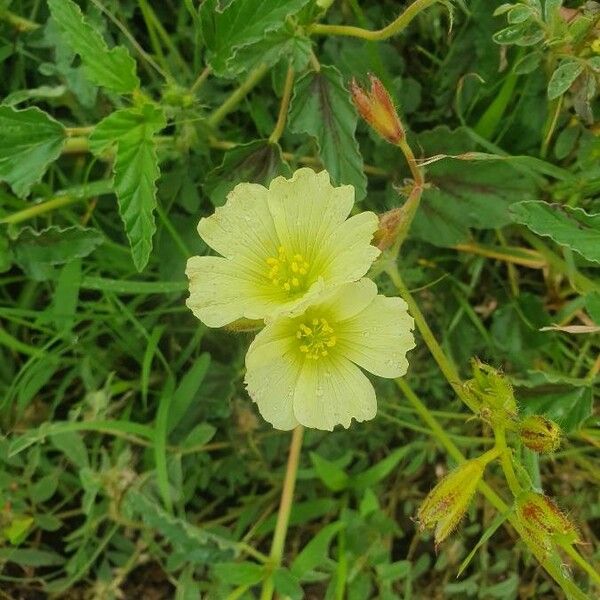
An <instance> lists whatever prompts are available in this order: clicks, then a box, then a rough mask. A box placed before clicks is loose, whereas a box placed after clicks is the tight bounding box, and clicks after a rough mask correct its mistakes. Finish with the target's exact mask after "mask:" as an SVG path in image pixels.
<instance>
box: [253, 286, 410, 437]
mask: <svg viewBox="0 0 600 600" xmlns="http://www.w3.org/2000/svg"><path fill="white" fill-rule="evenodd" d="M412 328H413V319H412V317H410V315H409V314H408V312H407V306H406V303H405V302H404V300H402V299H401V298H387V297H385V296H381V295H378V294H377V286H376V285H375V284H374V283H373V282H372V281H371V280H370V279H361V280H360V281H357V282H354V283H347V284H344V285H342V286H339V287H338V288H337V289H335V290H333V291H331V292H329V293H328V294H325V295H324V296H323V297H322V298H321V299H319V300H318V301H317V302H316V303H314V304H311V305H310V306H309V307H308V308H307V309H306V311H305V312H304V313H303V314H301V315H296V316H293V317H282V318H280V319H278V320H276V321H274V322H271V323H268V324H267V325H266V327H265V328H264V329H263V330H262V331H261V332H260V333H259V334H258V335H257V336H256V338H255V339H254V341H253V342H252V344H251V345H250V348H249V350H248V354H247V355H246V369H247V372H246V387H247V389H248V393H249V394H250V396H251V398H252V399H253V400H254V402H256V403H257V405H258V409H259V411H260V413H261V414H262V416H263V417H264V418H265V419H266V420H267V421H269V423H271V424H272V425H273V426H274V427H276V428H277V429H293V428H294V427H296V425H298V424H302V425H305V426H306V427H313V428H316V429H327V430H332V429H333V428H334V427H335V426H336V425H338V424H341V425H343V426H344V427H348V426H349V425H350V422H351V420H352V419H353V418H354V419H356V420H357V421H366V420H368V419H372V418H373V417H374V416H375V414H376V412H377V402H376V399H375V390H374V389H373V386H372V384H371V382H370V381H369V380H368V379H367V377H366V376H365V374H364V373H363V372H362V371H361V369H360V368H359V367H362V368H363V369H365V370H366V371H369V372H371V373H373V374H375V375H378V376H379V377H388V378H392V377H400V376H402V375H404V374H405V373H406V370H407V368H408V362H407V360H406V353H407V352H408V350H410V349H411V348H413V347H414V345H415V342H414V338H413V335H412V332H411V331H412ZM357 365H358V366H357Z"/></svg>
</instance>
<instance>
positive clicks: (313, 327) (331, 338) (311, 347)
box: [296, 319, 336, 360]
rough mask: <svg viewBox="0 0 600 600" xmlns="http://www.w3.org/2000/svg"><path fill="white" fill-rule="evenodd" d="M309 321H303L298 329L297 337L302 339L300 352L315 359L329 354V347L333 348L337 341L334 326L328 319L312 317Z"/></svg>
mask: <svg viewBox="0 0 600 600" xmlns="http://www.w3.org/2000/svg"><path fill="white" fill-rule="evenodd" d="M307 323H308V324H307ZM307 323H301V324H300V326H299V327H298V331H296V337H297V338H298V339H299V340H300V352H302V353H303V354H305V355H306V358H311V359H313V360H317V359H319V358H321V357H322V356H327V355H328V354H329V351H328V348H333V346H335V343H336V338H335V335H333V333H334V331H333V328H332V327H331V326H330V325H329V323H328V322H327V320H326V319H312V320H311V321H307Z"/></svg>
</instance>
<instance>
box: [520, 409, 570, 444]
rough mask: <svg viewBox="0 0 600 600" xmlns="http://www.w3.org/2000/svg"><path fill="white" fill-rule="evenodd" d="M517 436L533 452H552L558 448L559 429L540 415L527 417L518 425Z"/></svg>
mask: <svg viewBox="0 0 600 600" xmlns="http://www.w3.org/2000/svg"><path fill="white" fill-rule="evenodd" d="M519 435H520V437H521V441H522V442H523V444H524V445H525V446H527V448H529V449H530V450H533V451H534V452H539V453H542V454H543V453H546V452H554V451H555V450H557V449H558V447H559V446H560V427H559V426H558V425H557V424H556V423H555V422H554V421H551V420H550V419H546V417H542V416H541V415H529V416H528V417H525V418H524V419H523V420H522V421H521V422H520V423H519Z"/></svg>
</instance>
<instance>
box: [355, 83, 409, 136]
mask: <svg viewBox="0 0 600 600" xmlns="http://www.w3.org/2000/svg"><path fill="white" fill-rule="evenodd" d="M369 79H370V81H371V90H370V91H368V92H367V91H365V90H364V89H362V88H361V87H360V86H359V85H358V83H357V82H356V80H355V79H352V82H351V83H350V92H351V93H352V100H353V101H354V105H355V106H356V108H357V110H358V112H359V113H360V116H361V117H362V118H363V119H364V120H365V121H366V122H367V123H368V124H369V125H370V126H371V127H372V128H373V129H374V130H375V131H376V132H377V133H378V134H379V135H380V136H381V137H382V138H383V139H384V140H387V141H388V142H390V143H391V144H397V143H398V142H399V141H400V140H402V139H403V138H404V128H403V127H402V123H400V118H399V117H398V113H397V112H396V109H395V108H394V103H393V102H392V99H391V97H390V95H389V94H388V92H387V90H386V89H385V87H383V84H382V83H381V81H380V80H379V79H377V77H375V75H369Z"/></svg>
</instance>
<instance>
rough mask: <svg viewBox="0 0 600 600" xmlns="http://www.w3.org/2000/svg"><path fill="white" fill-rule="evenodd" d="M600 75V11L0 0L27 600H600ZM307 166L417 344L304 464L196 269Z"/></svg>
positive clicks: (4, 547) (10, 374)
mask: <svg viewBox="0 0 600 600" xmlns="http://www.w3.org/2000/svg"><path fill="white" fill-rule="evenodd" d="M404 11H406V12H404ZM368 74H373V75H375V76H376V78H378V79H377V80H375V79H371V80H369V77H368ZM599 75H600V4H598V3H597V2H578V1H565V2H564V3H563V2H561V0H514V2H513V4H501V2H499V1H494V0H455V1H454V2H451V1H450V0H416V1H415V2H414V3H413V4H410V3H406V4H405V3H404V2H396V1H393V0H384V1H375V0H365V1H364V2H359V1H358V0H264V1H260V0H204V1H203V2H198V1H197V0H184V1H182V2H179V1H176V0H164V1H162V2H152V1H150V0H78V1H77V2H74V1H73V0H47V1H46V0H41V1H40V0H0V77H1V79H0V81H1V83H0V99H1V103H0V284H1V285H0V598H7V599H13V600H16V599H27V600H33V599H38V598H40V599H41V598H59V597H60V598H69V599H75V598H89V599H92V598H93V599H97V600H104V599H112V598H115V599H118V598H144V599H163V598H165V599H166V598H175V599H177V600H192V599H197V598H211V599H212V598H215V599H222V598H231V599H234V598H242V599H248V598H258V597H261V598H263V599H268V598H270V597H271V596H272V594H273V590H274V592H275V594H278V595H279V597H281V598H286V597H289V598H293V599H297V598H303V597H305V598H315V599H317V598H319V599H320V598H327V599H334V598H335V599H342V598H348V599H349V600H366V599H368V598H381V599H391V598H416V599H420V598H461V599H462V598H481V599H492V598H499V599H502V600H509V599H511V598H536V599H544V598H548V599H554V598H579V599H582V598H594V597H597V594H598V592H599V591H600V575H599V574H598V570H597V565H598V559H599V558H600V540H599V528H598V524H599V522H600V502H599V499H598V491H597V490H598V487H597V486H598V482H599V479H600V469H599V466H598V461H597V457H598V449H599V447H600V429H599V422H598V419H597V416H594V410H593V402H594V395H597V393H598V392H597V390H598V386H597V385H596V388H594V384H597V382H598V378H599V375H598V373H599V371H600V356H599V350H600V339H599V337H598V332H599V331H600V279H599V278H598V266H599V265H598V263H600V200H599V198H600V196H599V193H600V162H599V160H598V158H599V157H600V137H599V136H598V134H599V133H600V130H599V129H598V126H597V123H596V119H597V118H598V115H599V114H600V107H599V106H598V101H597V85H598V77H599ZM353 79H355V80H356V83H355V84H354V85H352V80H353ZM372 84H374V85H375V88H374V89H377V90H379V92H380V93H379V96H378V97H376V98H374V97H373V96H371V97H369V96H368V92H369V90H370V86H371V85H372ZM378 86H381V87H378ZM351 88H352V89H353V91H354V101H353V98H352V94H351V93H350V89H351ZM383 88H385V89H387V91H388V92H389V94H390V95H391V97H392V99H393V102H394V104H395V106H396V107H397V109H398V114H399V118H400V120H401V122H402V125H401V127H402V128H403V129H404V130H405V131H406V137H404V135H403V134H402V135H401V136H398V139H395V138H393V139H390V138H389V136H388V139H387V140H386V139H383V138H382V137H381V136H380V135H379V133H381V122H375V121H377V120H376V119H375V120H373V118H372V119H371V123H370V125H375V126H376V127H375V128H372V127H370V126H369V123H366V122H365V121H364V120H361V118H360V117H359V113H358V111H357V110H356V107H355V104H356V105H357V106H358V108H359V109H361V111H360V112H361V113H362V114H363V116H365V117H366V119H367V120H369V112H368V108H369V106H366V105H365V104H364V102H367V104H368V102H369V101H377V98H379V101H380V102H381V101H383V102H384V104H385V96H384V95H382V94H383V92H382V90H383ZM361 89H363V90H365V91H364V92H362V93H363V94H364V97H363V96H361V95H360V94H361V92H360V90H361ZM361 98H362V101H363V104H362V105H361ZM369 98H370V99H369ZM382 98H383V99H384V100H382ZM365 106H366V109H365ZM386 106H387V105H385V106H384V107H383V109H381V107H380V109H381V110H383V111H384V112H383V113H378V114H379V117H381V115H382V114H383V117H382V118H383V121H384V124H385V123H387V124H389V123H390V122H394V123H395V121H394V119H395V118H396V117H395V116H394V115H393V114H392V113H390V112H389V110H388V113H385V109H386ZM371 108H373V107H372V106H371ZM387 109H389V106H387ZM371 117H372V115H371ZM386 119H387V121H386ZM390 120H391V121H390ZM377 125H379V133H378V127H377ZM390 142H392V143H390ZM306 166H308V167H312V168H314V169H315V170H321V169H323V168H325V169H326V170H327V171H328V172H329V174H330V177H331V180H332V182H333V184H334V185H341V184H350V185H352V186H354V189H355V199H356V203H355V209H354V212H360V211H373V212H375V213H377V214H378V215H381V216H382V217H381V224H382V225H381V229H380V231H379V232H378V234H377V236H376V238H375V242H374V243H378V244H379V245H380V247H382V248H384V252H383V254H382V256H381V258H380V259H378V260H377V261H376V262H375V263H374V265H373V267H372V269H371V271H370V273H369V276H370V277H371V278H372V279H374V280H375V281H376V282H377V284H378V287H379V290H380V292H381V293H383V294H386V295H388V296H398V295H399V296H401V297H403V298H404V300H405V301H406V302H407V303H408V307H409V310H410V313H411V314H412V316H413V317H414V319H415V324H416V327H415V337H416V347H415V349H413V350H412V351H411V352H409V354H408V359H409V363H410V367H409V371H408V373H407V375H406V376H405V377H404V378H402V379H398V380H392V379H380V378H375V377H374V378H372V379H373V383H374V385H375V387H376V391H377V399H378V411H377V416H376V417H375V419H373V420H370V421H367V422H363V423H356V422H353V424H352V425H351V426H350V427H349V428H348V429H343V428H341V427H337V428H336V429H335V430H334V431H333V432H328V431H320V430H316V429H306V431H305V432H304V439H303V441H302V439H301V437H298V435H297V434H295V437H294V438H293V439H295V442H292V447H294V444H295V445H296V446H295V447H296V449H298V444H299V443H302V448H301V452H300V456H299V466H298V470H297V474H296V471H295V467H294V465H293V464H292V465H291V466H290V465H288V466H287V467H286V455H287V452H288V447H289V446H290V439H291V435H290V433H289V432H286V431H279V430H277V429H274V428H273V427H272V426H271V425H270V424H268V423H266V422H265V421H264V420H263V419H262V417H261V415H260V414H259V412H258V410H257V408H256V405H255V404H253V403H252V401H251V399H250V398H249V396H248V394H247V392H246V389H245V386H244V375H245V366H244V365H245V363H244V357H245V355H246V352H247V350H248V346H249V343H250V342H251V340H252V339H253V337H254V335H255V334H256V331H255V330H254V329H253V327H254V325H255V324H252V323H250V324H248V323H245V324H238V326H236V327H230V328H225V329H215V328H209V327H206V326H205V325H204V324H202V323H201V322H200V321H199V320H197V319H196V318H194V316H193V315H192V313H191V311H190V310H189V309H188V308H187V307H186V305H185V299H186V297H187V295H188V282H187V280H186V277H185V274H184V271H185V267H186V261H187V259H188V258H189V257H191V256H193V255H205V254H207V253H209V252H210V250H209V248H208V247H207V245H206V244H205V243H204V242H203V241H202V239H201V238H200V237H199V236H198V233H197V231H196V227H197V224H198V221H199V219H200V217H202V216H208V215H210V214H212V213H213V212H214V210H215V208H216V207H219V206H222V205H223V204H224V203H225V202H226V198H227V194H228V193H229V192H230V191H231V190H232V189H233V187H234V186H235V185H236V184H238V183H240V182H255V183H260V184H263V185H268V184H269V182H270V181H271V180H272V179H273V178H274V177H276V176H279V175H283V176H285V177H289V176H291V174H292V173H293V172H294V171H295V170H296V169H298V168H299V167H306ZM401 206H404V209H403V210H399V207H401ZM407 206H408V207H410V208H409V209H407V208H406V207H407ZM413 209H414V210H413ZM276 392H277V390H274V393H276ZM532 415H538V416H537V417H535V418H534V417H532ZM559 442H560V444H559ZM540 451H541V452H540ZM478 457H479V458H478ZM465 459H471V461H470V462H467V463H465V462H464V461H465ZM481 461H483V462H481ZM291 462H292V463H293V461H291ZM461 463H462V464H463V466H462V467H460V468H459V469H458V470H457V471H452V470H453V469H455V468H456V467H457V466H458V465H459V464H461ZM485 463H487V468H486V469H485V473H484V474H483V468H484V466H485ZM480 467H481V468H480ZM449 472H451V473H452V475H450V478H446V479H443V477H444V475H446V474H447V473H449ZM286 473H287V475H288V478H287V480H286V484H285V486H284V477H285V474H286ZM479 477H482V483H481V484H480V485H479V488H478V491H477V493H474V495H473V497H471V496H472V494H471V493H470V491H472V492H474V487H475V483H476V482H477V481H478V478H479ZM294 478H296V479H297V481H296V487H295V491H294V494H293V501H292V504H291V513H290V515H289V528H288V530H287V536H286V535H285V525H287V524H288V516H287V515H285V514H282V512H285V511H280V512H279V513H278V506H279V504H280V497H281V493H282V489H286V490H288V491H289V490H290V481H293V479H294ZM483 480H485V483H483ZM440 482H441V483H440ZM471 482H472V488H473V489H472V490H470V489H469V488H470V486H469V484H470V483H471ZM438 483H439V484H440V485H439V486H438V487H435V486H436V484H438ZM434 488H435V489H434ZM432 489H434V491H433V492H432V495H430V496H428V494H429V493H430V491H431V490H432ZM426 497H427V501H425V499H426ZM550 498H553V500H552V501H551V500H550ZM424 501H425V502H424ZM283 504H284V505H285V501H284V502H283ZM419 507H420V508H419ZM440 507H441V508H442V509H443V510H441V513H443V514H440ZM448 515H451V517H452V519H451V520H450V521H445V520H444V519H445V518H446V517H447V516H448ZM458 521H461V523H460V525H459V526H458V527H456V525H457V523H458ZM436 525H437V526H438V528H437V530H436V533H435V534H433V533H431V532H430V531H428V529H430V528H431V527H436ZM444 527H445V528H446V530H444ZM455 528H456V529H455ZM454 529H455V531H453V532H452V533H451V534H450V530H454ZM275 531H278V532H279V534H281V533H282V532H283V537H284V538H285V544H284V546H283V550H282V549H281V548H280V549H279V551H278V550H277V548H272V539H273V535H274V532H275ZM434 535H435V539H434ZM276 537H277V536H276ZM280 541H281V540H280ZM273 546H277V544H274V545H273Z"/></svg>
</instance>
